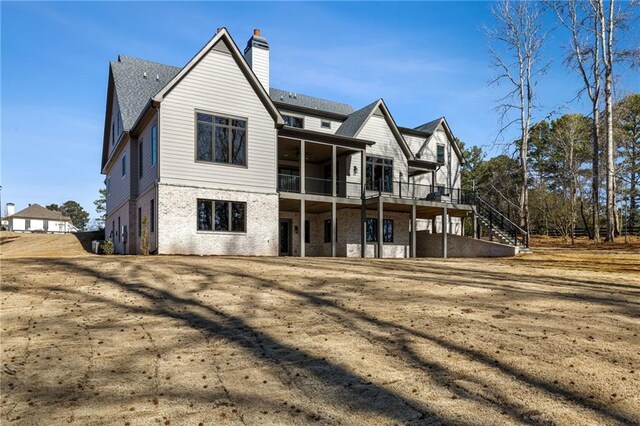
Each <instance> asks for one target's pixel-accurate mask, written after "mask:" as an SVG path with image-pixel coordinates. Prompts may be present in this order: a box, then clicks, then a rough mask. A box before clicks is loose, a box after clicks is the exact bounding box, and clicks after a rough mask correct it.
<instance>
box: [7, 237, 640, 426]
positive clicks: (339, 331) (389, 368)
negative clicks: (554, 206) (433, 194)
mask: <svg viewBox="0 0 640 426" xmlns="http://www.w3.org/2000/svg"><path fill="white" fill-rule="evenodd" d="M5 241H6V240H5ZM70 244H71V243H70ZM11 245H14V247H15V248H16V249H17V248H18V247H19V240H18V239H14V240H13V242H11V243H8V244H3V245H2V248H3V249H4V250H3V255H2V256H1V257H0V262H1V264H0V266H1V270H2V290H1V305H0V308H1V313H0V320H1V328H2V334H1V337H2V349H1V350H2V351H1V353H0V362H1V363H2V365H3V368H4V370H5V371H3V372H0V377H1V378H2V382H1V391H2V395H1V400H0V402H1V405H0V409H1V417H0V423H2V424H28V425H32V424H47V425H48V424H65V423H75V424H82V425H85V424H106V423H108V424H131V425H135V424H194V425H197V424H243V423H244V424H260V425H262V424H307V423H313V424H415V425H422V424H458V425H460V424H462V425H466V424H491V425H494V424H523V423H524V424H545V425H546V424H565V425H577V424H580V425H584V424H638V423H640V338H639V337H638V333H640V254H639V253H638V251H637V250H635V249H634V248H630V249H629V248H626V249H625V248H624V247H622V246H621V247H620V248H618V249H615V250H614V249H607V250H596V249H589V250H580V251H575V250H571V249H566V248H563V249H550V248H543V249H538V250H537V251H536V253H534V254H532V255H525V256H520V257H516V258H512V259H471V260H456V259H449V260H441V259H420V260H360V259H354V260H346V259H335V260H332V259H317V258H315V259H304V260H301V259H295V258H220V257H217V258H207V257H180V256H172V257H164V256H155V257H127V256H109V257H107V256H94V255H89V254H84V253H82V255H81V256H57V257H50V258H48V257H23V256H24V252H20V250H18V253H16V252H15V251H14V252H11V251H10V250H9V247H11ZM65 253H66V254H70V255H74V254H78V253H79V252H76V251H74V250H73V249H69V250H68V251H66V252H65ZM61 254H62V253H61ZM12 373H13V374H12Z"/></svg>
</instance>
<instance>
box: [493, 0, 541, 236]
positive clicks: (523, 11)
mask: <svg viewBox="0 0 640 426" xmlns="http://www.w3.org/2000/svg"><path fill="white" fill-rule="evenodd" d="M491 11H492V14H493V16H494V18H495V21H496V25H495V27H493V28H490V29H487V34H488V36H489V38H490V40H493V41H494V42H495V45H496V46H495V47H493V46H491V47H490V53H491V57H492V65H493V66H494V67H495V68H497V69H498V74H497V76H496V77H495V78H494V79H493V80H492V81H491V84H496V85H501V84H503V83H506V84H507V86H509V88H510V89H511V90H510V91H509V92H508V93H507V94H506V95H505V96H503V97H502V98H500V99H499V100H498V102H499V105H498V107H497V109H498V111H500V113H501V120H502V123H503V124H504V123H506V125H504V127H503V128H502V130H503V131H504V130H505V129H506V128H507V127H509V126H511V125H512V124H516V123H518V124H519V125H520V140H519V141H518V151H519V157H520V160H519V162H520V164H519V166H520V178H521V179H520V181H521V183H520V191H519V192H520V194H519V204H520V225H521V226H522V227H523V228H524V229H525V230H526V231H527V232H529V195H528V182H529V172H528V167H527V166H528V164H527V154H528V141H529V128H530V126H531V121H532V120H531V116H532V111H533V109H534V102H535V87H536V82H537V79H538V77H539V76H540V75H542V74H543V73H544V72H545V70H546V65H544V64H542V63H541V57H540V51H541V47H542V45H543V42H544V38H545V37H544V36H545V33H544V31H543V28H542V17H543V10H542V8H541V7H540V5H539V4H538V3H537V2H526V1H510V0H501V1H500V2H498V3H496V4H495V5H494V6H493V7H492V9H491ZM513 112H516V113H517V114H518V116H517V118H515V119H513V120H511V121H510V117H511V114H512V113H513Z"/></svg>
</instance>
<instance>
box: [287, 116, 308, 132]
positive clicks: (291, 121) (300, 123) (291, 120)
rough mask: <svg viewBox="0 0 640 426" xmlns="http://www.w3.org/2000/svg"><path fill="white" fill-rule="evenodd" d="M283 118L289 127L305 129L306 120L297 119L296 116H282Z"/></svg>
mask: <svg viewBox="0 0 640 426" xmlns="http://www.w3.org/2000/svg"><path fill="white" fill-rule="evenodd" d="M282 118H284V124H286V125H287V126H291V127H297V128H299V129H304V118H302V117H296V116H295V115H282Z"/></svg>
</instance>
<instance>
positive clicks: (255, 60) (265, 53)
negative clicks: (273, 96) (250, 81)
mask: <svg viewBox="0 0 640 426" xmlns="http://www.w3.org/2000/svg"><path fill="white" fill-rule="evenodd" d="M245 59H246V60H247V63H248V64H249V67H251V69H252V70H253V73H254V74H255V75H256V77H258V80H260V83H261V84H262V87H264V88H265V90H266V91H267V93H268V92H269V87H270V86H269V49H262V48H259V47H252V48H251V49H250V50H249V51H248V52H247V54H246V56H245Z"/></svg>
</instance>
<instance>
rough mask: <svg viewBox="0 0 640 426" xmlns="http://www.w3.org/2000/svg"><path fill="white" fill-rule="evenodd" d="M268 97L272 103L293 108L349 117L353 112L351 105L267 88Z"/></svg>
mask: <svg viewBox="0 0 640 426" xmlns="http://www.w3.org/2000/svg"><path fill="white" fill-rule="evenodd" d="M269 96H270V97H271V100H272V101H274V102H281V103H285V104H289V105H293V106H299V107H304V108H310V109H317V110H319V111H326V112H331V113H334V114H341V115H349V114H351V113H352V112H353V107H352V106H351V105H347V104H343V103H340V102H334V101H329V100H326V99H321V98H314V97H313V96H307V95H300V94H298V93H293V92H287V91H286V90H280V89H274V88H273V87H271V88H269Z"/></svg>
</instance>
